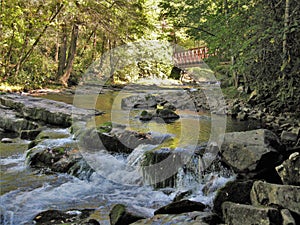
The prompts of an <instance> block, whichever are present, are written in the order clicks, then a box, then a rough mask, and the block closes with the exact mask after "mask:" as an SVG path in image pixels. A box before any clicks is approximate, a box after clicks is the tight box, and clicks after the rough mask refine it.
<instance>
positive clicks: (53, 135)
mask: <svg viewBox="0 0 300 225" xmlns="http://www.w3.org/2000/svg"><path fill="white" fill-rule="evenodd" d="M70 136H71V134H70V132H69V131H68V129H56V128H53V129H52V128H48V129H44V130H42V131H40V133H39V134H38V135H37V136H36V138H35V139H34V140H33V141H32V142H30V144H29V146H28V149H30V148H33V147H34V146H36V145H37V144H38V143H40V142H41V141H43V140H46V139H49V140H50V139H63V138H69V137H70Z"/></svg>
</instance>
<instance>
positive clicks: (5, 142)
mask: <svg viewBox="0 0 300 225" xmlns="http://www.w3.org/2000/svg"><path fill="white" fill-rule="evenodd" d="M13 142H14V140H13V139H12V138H2V139H1V143H4V144H9V143H13Z"/></svg>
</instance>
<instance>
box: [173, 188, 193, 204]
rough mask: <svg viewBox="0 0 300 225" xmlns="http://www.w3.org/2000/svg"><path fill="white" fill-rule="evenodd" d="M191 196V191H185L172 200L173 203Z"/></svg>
mask: <svg viewBox="0 0 300 225" xmlns="http://www.w3.org/2000/svg"><path fill="white" fill-rule="evenodd" d="M191 194H193V191H192V190H187V191H181V192H178V193H177V194H176V195H175V197H174V199H173V202H179V201H181V200H182V199H184V198H186V197H187V196H190V195H191Z"/></svg>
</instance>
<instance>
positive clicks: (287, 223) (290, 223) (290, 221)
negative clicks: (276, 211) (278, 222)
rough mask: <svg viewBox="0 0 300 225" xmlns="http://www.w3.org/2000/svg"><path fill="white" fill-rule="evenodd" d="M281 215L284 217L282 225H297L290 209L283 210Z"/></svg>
mask: <svg viewBox="0 0 300 225" xmlns="http://www.w3.org/2000/svg"><path fill="white" fill-rule="evenodd" d="M280 213H281V217H282V225H296V222H295V219H294V217H293V216H292V215H291V212H290V211H289V210H288V209H282V210H281V211H280Z"/></svg>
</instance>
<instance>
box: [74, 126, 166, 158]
mask: <svg viewBox="0 0 300 225" xmlns="http://www.w3.org/2000/svg"><path fill="white" fill-rule="evenodd" d="M166 138H168V137H167V136H161V137H156V136H153V135H152V134H148V133H143V132H136V131H131V130H127V129H126V127H125V126H119V125H114V126H113V129H112V127H111V128H109V129H107V128H104V127H103V126H102V125H100V127H97V128H96V129H94V128H91V129H87V130H83V131H82V132H81V134H79V140H80V142H79V144H80V146H81V147H82V148H84V149H87V150H89V149H90V150H107V151H109V152H117V153H131V152H132V150H133V149H135V148H136V147H137V146H138V145H141V144H160V143H162V142H163V141H165V140H166Z"/></svg>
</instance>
